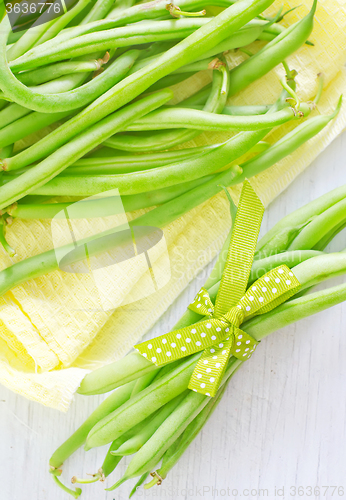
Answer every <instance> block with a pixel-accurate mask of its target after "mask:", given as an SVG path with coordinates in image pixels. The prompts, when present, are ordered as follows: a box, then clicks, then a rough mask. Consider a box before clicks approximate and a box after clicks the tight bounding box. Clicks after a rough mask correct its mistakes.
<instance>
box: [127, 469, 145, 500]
mask: <svg viewBox="0 0 346 500" xmlns="http://www.w3.org/2000/svg"><path fill="white" fill-rule="evenodd" d="M148 476H149V473H148V472H146V473H145V474H143V475H142V476H141V477H140V478H139V479H138V481H137V483H136V484H135V485H134V487H133V488H132V490H131V492H130V495H129V498H132V497H133V495H134V494H135V493H137V490H138V488H139V487H140V486H141V485H142V484H143V483H144V481H145V480H146V479H147V477H148Z"/></svg>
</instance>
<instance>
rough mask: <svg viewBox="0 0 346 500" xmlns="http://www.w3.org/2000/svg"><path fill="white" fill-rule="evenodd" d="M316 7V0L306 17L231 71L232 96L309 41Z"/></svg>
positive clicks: (230, 93) (230, 92)
mask: <svg viewBox="0 0 346 500" xmlns="http://www.w3.org/2000/svg"><path fill="white" fill-rule="evenodd" d="M316 7H317V0H314V3H313V6H312V8H311V10H310V12H309V14H308V15H307V16H306V17H304V18H303V19H301V20H300V21H298V22H297V23H296V24H294V25H292V26H290V27H289V28H287V29H286V30H285V31H283V32H282V33H281V34H280V35H279V36H277V37H276V38H274V40H272V41H271V42H269V43H268V44H267V45H266V46H265V47H263V49H261V50H260V51H259V52H257V53H256V54H255V55H254V56H252V57H250V58H249V59H247V60H246V61H244V62H243V63H241V64H239V66H236V67H235V68H234V69H232V70H231V85H230V90H229V95H230V96H231V95H234V94H236V93H237V92H240V91H241V90H243V89H244V88H245V87H247V86H248V85H249V84H250V83H252V82H254V81H255V80H257V79H258V78H261V77H262V76H263V75H265V74H266V73H268V72H269V71H270V70H272V69H273V68H275V66H277V65H278V64H280V63H281V62H282V61H283V60H284V59H286V58H287V57H288V56H289V55H291V54H293V52H295V51H296V50H297V49H299V47H301V46H302V45H303V44H304V43H305V42H306V41H307V39H308V38H309V36H310V34H311V32H312V29H313V23H314V14H315V11H316Z"/></svg>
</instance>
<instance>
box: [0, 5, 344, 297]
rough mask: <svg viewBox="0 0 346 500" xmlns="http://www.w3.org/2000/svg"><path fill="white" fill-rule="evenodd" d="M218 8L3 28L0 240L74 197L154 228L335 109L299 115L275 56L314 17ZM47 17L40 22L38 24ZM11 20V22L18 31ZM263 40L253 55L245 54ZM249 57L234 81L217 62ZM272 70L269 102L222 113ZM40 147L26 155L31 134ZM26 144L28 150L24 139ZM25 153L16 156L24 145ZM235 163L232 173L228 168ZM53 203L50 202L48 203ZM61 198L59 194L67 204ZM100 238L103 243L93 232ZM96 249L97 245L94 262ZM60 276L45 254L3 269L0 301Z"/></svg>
mask: <svg viewBox="0 0 346 500" xmlns="http://www.w3.org/2000/svg"><path fill="white" fill-rule="evenodd" d="M207 3H208V4H211V5H212V6H217V7H219V8H221V9H219V10H221V12H220V14H218V15H217V16H215V17H206V16H205V14H206V12H205V11H204V10H201V9H202V8H204V7H205V2H202V1H201V0H180V1H179V6H175V5H173V4H167V2H166V0H154V1H152V2H146V3H142V2H140V3H136V4H134V0H116V2H115V3H114V1H112V0H96V1H94V0H79V1H78V2H77V3H75V4H74V5H73V6H72V8H71V9H70V10H69V11H68V12H66V13H65V14H63V15H62V16H60V17H58V18H56V19H54V20H52V21H49V22H46V23H43V24H40V17H38V18H37V19H33V17H35V16H34V15H31V16H30V22H31V23H33V26H32V27H31V28H29V29H27V30H25V29H24V28H25V26H26V25H25V22H26V18H25V16H24V15H23V21H22V23H23V26H22V28H23V29H22V31H19V32H17V31H15V32H14V33H13V32H11V25H10V22H9V19H8V17H7V16H5V17H4V18H3V20H2V22H1V27H0V90H1V91H0V166H1V167H2V174H1V186H0V210H1V218H0V240H1V243H2V244H3V246H4V248H5V250H6V251H7V252H8V253H9V254H10V255H12V256H13V255H14V254H15V249H12V248H11V247H10V246H9V245H8V243H7V241H6V234H5V233H6V226H7V224H9V223H10V222H11V221H12V220H13V217H20V218H23V219H26V218H38V219H44V218H53V217H54V216H55V215H56V214H57V213H59V212H60V211H62V210H64V209H66V208H68V206H69V204H70V203H71V201H69V203H67V202H66V201H65V200H66V197H74V198H75V200H76V199H83V198H85V197H90V196H92V195H95V194H97V195H99V194H100V193H105V195H104V196H106V195H107V191H110V190H111V189H113V188H117V189H119V192H120V194H121V196H122V201H123V204H124V207H125V210H126V211H132V210H137V209H142V208H148V207H154V206H156V207H157V208H154V209H153V210H152V211H151V212H149V213H147V214H146V215H144V216H141V217H139V218H137V219H135V220H134V221H132V223H131V224H132V225H142V226H143V225H144V226H145V225H151V226H155V227H164V226H166V225H167V224H169V223H170V222H171V221H173V220H175V219H176V218H178V217H180V216H182V215H183V214H184V213H186V212H187V211H189V210H191V209H192V208H193V207H195V206H197V205H199V204H200V203H202V202H204V201H206V200H207V199H208V198H210V197H211V196H213V195H215V194H216V193H218V192H219V191H220V190H221V189H222V187H221V186H226V187H228V186H232V185H235V184H238V183H241V182H242V181H243V180H244V179H245V177H247V178H249V177H252V176H254V175H256V174H258V173H260V172H262V171H263V170H265V169H267V168H269V167H270V166H272V165H273V164H274V163H275V162H277V161H279V160H280V159H282V158H283V157H285V156H287V155H289V154H290V153H291V152H292V151H294V150H296V149H297V148H298V147H299V146H300V145H302V144H303V143H304V142H306V141H307V140H309V139H310V138H311V137H313V136H315V135H316V134H317V133H319V132H320V131H321V130H322V129H323V128H324V127H325V126H326V125H327V124H328V123H329V122H330V121H331V120H332V119H333V118H334V117H335V116H336V114H337V113H338V110H339V109H340V105H341V101H340V102H339V104H338V105H337V107H336V110H335V112H334V113H333V114H332V115H330V116H315V117H313V118H311V119H308V120H303V118H304V117H307V116H308V115H309V113H310V111H311V109H312V108H313V107H314V105H315V102H317V100H318V98H319V96H320V93H321V92H320V91H321V90H322V80H321V81H320V90H319V92H318V95H317V96H316V98H315V101H314V102H308V103H304V102H301V101H300V100H299V97H298V95H297V93H296V91H295V81H294V78H295V76H296V72H295V71H294V70H290V69H289V68H288V66H287V63H286V62H285V59H286V58H287V57H288V56H290V55H291V54H292V53H294V52H295V51H296V50H297V49H298V48H299V47H300V46H302V45H303V44H305V43H308V44H311V42H309V40H308V38H309V36H310V34H311V32H312V29H313V20H314V13H315V10H316V4H317V0H315V1H314V3H313V6H312V8H311V11H310V13H309V14H308V15H307V16H306V17H304V18H303V19H301V20H300V21H299V22H297V23H296V24H294V25H292V26H290V27H289V28H287V29H285V28H284V27H283V26H282V25H281V24H279V21H281V19H282V18H283V16H284V15H285V14H282V13H281V12H279V13H278V14H277V15H276V16H275V18H273V19H267V18H266V17H265V16H263V15H262V12H263V11H264V10H265V9H266V8H267V7H269V6H270V5H271V4H272V3H273V0H239V1H237V2H234V0H210V1H209V2H207ZM43 15H44V14H42V16H43ZM20 21H21V17H19V21H18V20H17V24H18V23H19V24H20ZM256 40H262V41H264V42H262V44H264V46H263V47H262V48H261V49H260V50H259V51H258V52H256V53H255V54H252V53H249V51H248V50H247V48H246V47H247V46H248V45H249V44H250V43H252V42H254V41H256ZM232 50H242V51H243V52H244V53H245V54H247V56H246V57H247V59H246V60H245V61H244V62H243V63H241V64H239V65H238V66H236V67H234V68H233V69H232V70H231V71H230V70H229V69H228V67H227V64H226V62H225V58H224V54H225V52H228V51H232ZM280 63H282V64H283V65H284V67H285V69H286V78H285V79H284V80H283V81H282V82H281V83H282V86H283V91H282V94H281V95H280V96H278V99H277V101H276V102H275V103H274V104H272V105H267V106H262V105H261V106H259V105H256V104H254V105H252V106H232V105H231V106H227V105H226V101H227V99H228V97H230V96H233V95H234V94H236V93H238V92H240V91H241V90H242V89H244V88H245V87H247V86H248V85H249V84H250V83H252V82H254V81H255V80H257V79H258V78H260V77H261V76H263V75H265V74H266V73H268V72H269V71H270V70H271V69H273V68H274V67H275V66H277V65H278V64H280ZM203 69H211V70H212V72H213V79H212V84H210V85H207V86H205V87H204V88H202V89H201V90H199V91H198V92H196V93H195V94H193V92H192V91H191V92H190V94H192V95H191V97H189V98H188V99H186V100H185V101H183V102H181V103H179V105H177V106H173V105H171V104H170V101H171V99H172V97H174V92H173V91H172V89H171V88H170V87H171V86H172V85H174V84H176V83H179V82H183V81H184V80H186V81H187V82H188V80H187V79H188V78H189V77H190V76H191V75H193V74H195V73H197V72H198V71H200V70H203ZM289 121H292V122H293V121H296V122H300V123H299V124H298V125H297V126H296V127H295V128H294V129H293V130H292V131H291V132H289V133H288V134H286V135H285V136H284V137H283V138H282V139H281V140H279V141H278V142H277V143H276V144H273V145H270V144H268V143H267V142H265V141H263V139H264V138H265V136H266V135H267V134H268V133H269V132H270V131H271V130H272V129H273V128H274V127H277V126H279V125H282V124H284V123H287V122H289ZM209 130H211V131H231V132H234V134H233V136H232V137H231V138H230V139H229V140H227V141H225V142H224V143H221V144H215V145H210V146H205V147H195V148H189V149H180V150H171V148H173V147H175V146H179V145H181V144H183V143H185V142H187V141H189V140H191V139H193V138H195V137H196V136H198V135H199V134H200V133H201V132H202V131H209ZM37 132H39V133H40V137H41V139H40V140H38V141H36V142H34V143H33V144H30V145H28V142H29V143H30V141H28V140H27V138H28V136H30V135H31V134H33V133H37ZM23 140H24V141H23ZM23 144H26V147H23ZM237 164H240V166H239V165H237ZM53 198H54V202H53ZM70 199H71V198H69V200H70ZM102 207H104V204H103V200H102V199H101V200H100V199H99V200H94V201H93V202H88V203H85V205H84V208H85V213H83V214H81V217H93V216H100V211H101V210H102ZM100 236H102V235H100ZM103 250H105V248H104V239H102V241H101V242H99V244H97V243H95V245H94V250H93V251H94V255H96V254H97V253H100V252H102V251H103ZM57 268H58V263H57V262H56V259H55V255H54V252H47V253H44V254H42V255H41V256H37V257H32V258H29V259H27V260H25V261H22V262H20V263H17V264H14V265H13V266H11V267H10V268H8V269H6V270H5V271H3V272H1V273H0V293H1V294H2V293H4V292H6V291H7V290H9V289H11V288H12V287H14V286H15V285H17V284H18V283H21V282H23V281H26V280H28V279H31V278H34V277H37V276H40V275H42V274H45V273H49V272H51V271H53V270H54V269H57Z"/></svg>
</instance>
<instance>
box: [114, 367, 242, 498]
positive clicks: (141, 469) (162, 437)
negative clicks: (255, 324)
mask: <svg viewBox="0 0 346 500" xmlns="http://www.w3.org/2000/svg"><path fill="white" fill-rule="evenodd" d="M241 364H242V361H240V360H238V359H236V358H232V359H231V360H230V362H229V364H228V367H227V369H226V372H225V375H224V377H223V380H222V385H224V384H225V383H226V381H227V380H228V379H229V377H230V376H231V375H232V374H233V373H234V372H235V370H236V369H237V368H238V367H239V366H240V365H241ZM209 401H210V398H209V397H208V396H205V395H203V394H200V393H198V392H194V391H188V394H187V395H186V396H185V398H184V399H183V400H182V402H181V403H180V404H179V405H178V406H177V407H176V408H175V410H174V411H173V412H172V413H171V414H170V415H169V416H168V417H167V418H166V420H165V421H164V422H163V423H162V424H161V425H160V427H159V428H158V429H157V431H156V432H155V433H154V434H153V435H152V437H151V438H150V439H149V440H148V441H147V442H146V443H145V445H144V446H142V448H141V449H140V450H139V451H138V452H137V453H136V454H135V456H134V457H133V459H132V460H131V462H130V464H129V465H128V467H127V469H126V472H125V475H124V476H123V477H122V479H120V481H118V482H117V483H115V485H114V486H112V487H111V488H108V489H107V490H108V491H112V490H114V489H115V488H117V487H118V486H120V484H122V483H123V482H124V481H126V480H127V479H131V478H133V477H137V476H141V475H142V474H144V473H145V472H148V471H150V470H152V469H153V467H155V466H156V465H157V463H158V462H159V460H160V459H161V458H162V456H163V454H164V453H165V451H166V450H167V449H168V448H169V447H170V446H171V445H172V444H173V443H174V441H176V439H177V438H178V437H179V436H180V435H181V434H182V433H183V432H184V430H185V429H186V427H187V426H188V425H189V424H190V423H191V422H192V421H193V420H194V418H195V417H196V416H197V415H198V414H199V413H200V412H201V411H202V410H203V408H204V407H205V406H206V405H207V404H208V402H209Z"/></svg>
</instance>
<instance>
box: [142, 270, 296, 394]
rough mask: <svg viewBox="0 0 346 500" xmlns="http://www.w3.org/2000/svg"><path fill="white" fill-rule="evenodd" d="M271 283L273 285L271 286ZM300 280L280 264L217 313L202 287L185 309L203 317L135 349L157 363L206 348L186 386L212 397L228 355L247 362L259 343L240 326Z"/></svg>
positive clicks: (287, 293) (283, 296) (275, 302)
mask: <svg viewBox="0 0 346 500" xmlns="http://www.w3.org/2000/svg"><path fill="white" fill-rule="evenodd" d="M274 285H275V286H274ZM299 287H300V284H299V282H298V280H297V278H296V277H295V276H294V275H293V273H292V271H291V270H290V269H289V268H288V267H287V266H284V265H283V266H280V267H278V268H276V269H273V270H272V271H269V273H267V274H265V275H264V276H262V277H261V278H259V279H258V280H257V281H256V282H255V283H254V284H253V285H252V286H250V287H249V289H248V290H247V292H246V293H245V295H244V296H243V297H242V298H241V299H240V301H239V303H238V304H237V305H236V306H234V307H231V309H230V310H229V311H228V312H227V313H226V314H224V315H221V316H220V317H215V316H214V305H213V303H212V301H211V299H210V297H209V294H208V291H207V290H206V289H204V288H202V289H201V290H200V291H199V292H198V294H197V295H196V297H195V299H194V301H193V303H192V304H191V305H190V306H189V309H191V310H193V311H195V312H198V313H199V314H201V315H204V316H206V319H205V320H204V321H200V322H198V323H195V324H194V325H192V326H189V327H185V328H182V329H181V330H177V331H175V332H170V333H167V334H166V335H162V336H160V337H157V338H154V339H152V340H150V341H147V342H143V343H142V344H138V345H137V346H135V347H136V349H137V350H138V351H139V352H140V353H141V354H142V355H143V356H144V357H146V358H147V359H148V360H151V361H152V362H153V363H155V364H156V365H158V366H160V365H163V364H166V363H167V362H172V361H174V360H176V359H179V358H181V357H184V356H188V355H190V354H193V353H195V352H198V351H202V350H204V351H205V352H204V353H203V355H202V356H201V358H200V360H199V361H198V363H197V365H196V368H195V371H194V373H193V376H192V378H191V381H190V384H189V388H191V389H196V390H197V392H201V393H202V394H210V395H211V396H214V395H215V394H216V391H217V389H218V387H219V385H220V382H221V379H222V376H223V373H224V371H225V369H226V366H227V363H228V360H229V357H230V356H231V355H233V356H235V357H236V358H238V359H240V360H242V361H246V360H247V359H249V358H250V357H251V356H252V354H253V352H254V351H255V349H256V346H257V344H258V342H257V341H256V340H255V339H254V338H252V337H251V336H250V335H248V334H247V333H246V332H244V331H242V330H240V328H239V326H240V325H241V324H242V323H243V322H244V320H245V319H248V318H250V317H252V316H253V315H255V314H263V313H265V312H267V311H270V310H271V309H274V308H275V307H277V306H278V305H279V304H281V303H283V302H285V301H286V300H287V299H288V298H289V297H291V296H292V295H294V294H295V293H296V292H297V290H298V289H299Z"/></svg>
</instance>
